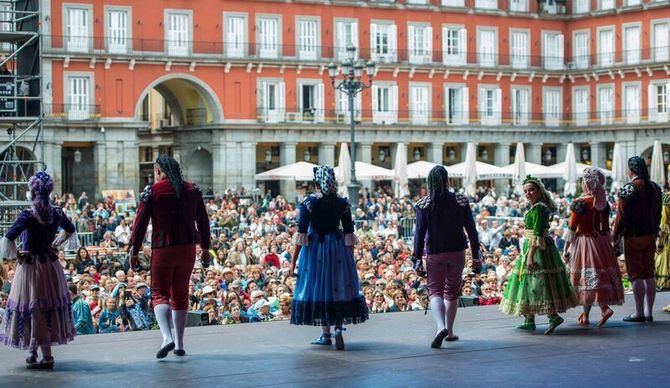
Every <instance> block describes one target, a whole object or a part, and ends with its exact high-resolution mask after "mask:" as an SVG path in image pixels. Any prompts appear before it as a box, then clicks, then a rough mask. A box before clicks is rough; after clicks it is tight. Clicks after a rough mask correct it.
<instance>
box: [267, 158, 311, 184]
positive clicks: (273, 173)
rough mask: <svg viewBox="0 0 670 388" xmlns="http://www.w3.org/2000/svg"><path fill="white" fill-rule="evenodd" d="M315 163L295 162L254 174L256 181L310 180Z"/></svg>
mask: <svg viewBox="0 0 670 388" xmlns="http://www.w3.org/2000/svg"><path fill="white" fill-rule="evenodd" d="M314 167H316V164H312V163H308V162H297V163H292V164H289V165H286V166H281V167H277V168H274V169H272V170H268V171H265V172H262V173H260V174H256V176H255V178H256V180H257V181H311V180H312V179H314Z"/></svg>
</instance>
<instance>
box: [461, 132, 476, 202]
mask: <svg viewBox="0 0 670 388" xmlns="http://www.w3.org/2000/svg"><path fill="white" fill-rule="evenodd" d="M463 186H465V192H466V193H467V194H468V195H470V196H473V197H474V195H475V193H476V190H477V150H476V148H475V143H468V148H467V151H466V153H465V169H464V171H463Z"/></svg>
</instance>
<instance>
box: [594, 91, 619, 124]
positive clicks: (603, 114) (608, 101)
mask: <svg viewBox="0 0 670 388" xmlns="http://www.w3.org/2000/svg"><path fill="white" fill-rule="evenodd" d="M604 90H609V94H610V95H609V96H606V97H605V98H603V96H602V94H601V92H602V91H604ZM615 99H616V95H615V92H614V84H613V83H609V84H599V85H597V86H596V106H597V107H598V109H597V111H598V120H599V121H600V125H611V124H614V116H615V111H614V110H615V109H616V101H615Z"/></svg>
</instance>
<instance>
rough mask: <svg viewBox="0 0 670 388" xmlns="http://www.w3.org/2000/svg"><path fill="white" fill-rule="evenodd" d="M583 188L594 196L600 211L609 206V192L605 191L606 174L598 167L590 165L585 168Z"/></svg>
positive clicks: (594, 203)
mask: <svg viewBox="0 0 670 388" xmlns="http://www.w3.org/2000/svg"><path fill="white" fill-rule="evenodd" d="M582 183H583V188H584V189H585V191H586V193H587V194H591V195H592V196H593V205H594V206H595V208H596V210H598V211H600V210H603V209H605V207H607V194H606V193H605V188H604V187H603V184H605V175H604V174H603V173H602V171H600V169H598V168H594V167H589V168H587V169H586V170H584V179H583V181H582Z"/></svg>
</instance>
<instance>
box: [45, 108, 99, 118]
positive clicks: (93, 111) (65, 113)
mask: <svg viewBox="0 0 670 388" xmlns="http://www.w3.org/2000/svg"><path fill="white" fill-rule="evenodd" d="M44 119H45V120H50V121H64V122H72V121H97V120H98V119H100V105H92V104H91V105H88V104H44Z"/></svg>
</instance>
